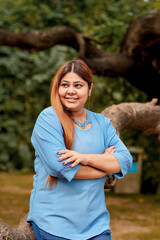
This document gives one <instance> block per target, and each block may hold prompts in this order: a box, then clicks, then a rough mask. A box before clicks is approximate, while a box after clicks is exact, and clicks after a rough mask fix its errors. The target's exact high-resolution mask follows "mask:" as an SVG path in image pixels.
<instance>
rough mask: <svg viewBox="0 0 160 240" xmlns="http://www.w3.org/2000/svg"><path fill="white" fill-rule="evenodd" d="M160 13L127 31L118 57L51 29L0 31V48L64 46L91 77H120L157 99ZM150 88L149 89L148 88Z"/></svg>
mask: <svg viewBox="0 0 160 240" xmlns="http://www.w3.org/2000/svg"><path fill="white" fill-rule="evenodd" d="M159 22H160V13H154V14H150V15H147V16H143V17H141V18H139V19H137V20H136V21H135V22H134V23H132V24H131V25H130V27H129V28H128V30H127V32H126V35H125V36H124V40H123V43H122V47H121V51H120V53H118V54H115V53H109V52H106V51H103V50H102V49H99V48H98V47H96V46H95V44H93V43H92V42H93V41H94V42H95V43H96V42H98V43H101V41H98V40H94V39H93V38H91V37H87V36H83V35H82V34H81V33H78V32H76V31H74V30H72V29H70V28H68V27H53V28H51V29H48V30H45V31H34V32H18V33H15V32H11V31H8V30H4V29H0V45H6V46H11V47H18V48H21V49H26V50H29V51H31V52H32V51H40V50H45V49H48V48H51V47H53V46H55V45H57V44H63V45H66V46H69V47H72V48H74V49H75V50H76V51H78V57H79V58H81V59H83V60H85V61H86V62H87V63H88V65H89V67H90V68H91V69H92V70H93V73H95V74H97V75H103V76H111V77H115V76H123V77H126V78H127V79H128V80H129V81H130V82H131V84H133V85H135V86H136V87H137V88H138V89H141V90H143V91H144V92H146V93H147V94H148V95H149V96H151V97H158V98H159V97H160V91H159V89H158V86H159V85H158V84H159V81H160V60H159V52H160V44H159V42H160V25H159ZM151 84H152V87H150V86H151Z"/></svg>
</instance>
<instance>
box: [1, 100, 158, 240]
mask: <svg viewBox="0 0 160 240" xmlns="http://www.w3.org/2000/svg"><path fill="white" fill-rule="evenodd" d="M157 103H158V99H152V101H151V102H147V103H121V104H118V105H112V106H110V107H107V108H105V109H104V110H103V111H102V114H103V115H104V116H106V117H108V118H109V119H110V120H111V122H112V124H113V126H114V127H115V128H116V130H117V132H118V133H119V134H120V132H121V131H123V130H124V129H139V130H141V131H142V132H144V133H148V132H149V133H150V134H153V135H155V136H156V137H157V139H158V140H159V141H160V106H159V105H156V104H157ZM115 182H116V180H115ZM111 186H113V185H111ZM26 219H27V215H26V216H25V217H24V218H23V219H22V220H21V222H20V224H19V225H18V226H17V227H16V228H14V227H11V226H9V225H8V224H6V223H3V222H1V221H0V240H1V239H5V240H35V239H36V238H35V236H34V233H33V230H32V228H31V226H30V225H29V224H28V223H27V222H26Z"/></svg>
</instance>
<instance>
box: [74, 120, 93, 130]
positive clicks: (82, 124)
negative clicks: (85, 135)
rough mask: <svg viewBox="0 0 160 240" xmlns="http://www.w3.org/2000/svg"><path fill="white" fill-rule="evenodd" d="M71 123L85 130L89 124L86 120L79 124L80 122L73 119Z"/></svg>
mask: <svg viewBox="0 0 160 240" xmlns="http://www.w3.org/2000/svg"><path fill="white" fill-rule="evenodd" d="M73 121H74V122H75V123H76V124H77V125H78V126H80V127H81V128H83V129H84V128H85V127H86V126H87V125H88V123H90V121H89V120H88V119H87V120H85V121H84V122H82V123H80V122H78V121H77V120H76V119H74V118H73Z"/></svg>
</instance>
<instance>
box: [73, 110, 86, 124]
mask: <svg viewBox="0 0 160 240" xmlns="http://www.w3.org/2000/svg"><path fill="white" fill-rule="evenodd" d="M72 117H73V118H74V119H75V120H77V121H78V122H84V121H85V120H86V118H87V114H86V110H85V109H84V108H83V109H81V110H80V111H78V112H72Z"/></svg>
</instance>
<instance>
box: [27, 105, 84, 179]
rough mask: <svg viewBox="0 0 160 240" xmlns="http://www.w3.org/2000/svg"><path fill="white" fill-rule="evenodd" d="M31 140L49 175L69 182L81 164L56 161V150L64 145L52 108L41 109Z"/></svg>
mask: <svg viewBox="0 0 160 240" xmlns="http://www.w3.org/2000/svg"><path fill="white" fill-rule="evenodd" d="M31 142H32V145H33V147H34V149H35V151H36V154H38V156H39V158H40V159H41V161H42V162H43V164H44V166H45V169H46V171H47V173H48V174H49V175H51V176H54V177H59V178H66V179H67V180H68V181H69V182H70V181H71V180H72V179H73V178H74V175H75V174H76V172H77V171H78V170H79V168H80V166H81V165H80V164H78V165H77V166H76V167H74V168H71V167H70V165H71V163H69V164H67V165H65V166H63V164H62V163H63V161H61V162H59V161H58V157H59V155H57V152H58V151H59V150H62V149H66V146H65V143H64V138H63V128H62V125H61V123H60V121H59V119H58V117H57V115H56V113H55V111H54V109H53V108H51V107H50V108H49V110H48V109H47V110H43V111H42V112H41V113H40V115H39V116H38V118H37V121H36V124H35V126H34V129H33V133H32V137H31Z"/></svg>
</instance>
